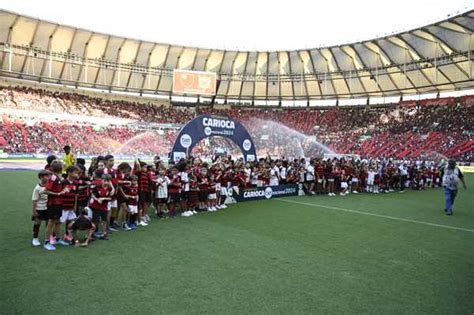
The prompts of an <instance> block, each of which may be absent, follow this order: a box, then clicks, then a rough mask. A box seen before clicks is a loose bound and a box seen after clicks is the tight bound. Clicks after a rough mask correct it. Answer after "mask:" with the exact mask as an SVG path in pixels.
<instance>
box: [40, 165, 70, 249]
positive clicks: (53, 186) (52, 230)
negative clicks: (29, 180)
mask: <svg viewBox="0 0 474 315" xmlns="http://www.w3.org/2000/svg"><path fill="white" fill-rule="evenodd" d="M51 171H52V172H53V175H51V177H50V178H49V180H48V183H47V184H46V190H45V193H46V194H47V195H48V209H47V211H48V226H47V227H46V237H45V243H44V248H45V249H47V250H55V249H56V247H54V245H55V244H56V237H55V236H54V235H59V229H60V222H59V218H60V217H61V215H62V206H61V195H62V194H64V193H65V190H64V187H63V184H62V179H63V178H62V172H63V164H62V162H61V161H58V160H55V161H53V162H52V163H51Z"/></svg>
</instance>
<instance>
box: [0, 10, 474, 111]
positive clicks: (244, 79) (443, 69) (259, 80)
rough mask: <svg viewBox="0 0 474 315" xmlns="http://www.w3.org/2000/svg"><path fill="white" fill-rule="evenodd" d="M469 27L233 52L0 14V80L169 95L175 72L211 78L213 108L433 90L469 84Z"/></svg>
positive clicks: (438, 26)
mask: <svg viewBox="0 0 474 315" xmlns="http://www.w3.org/2000/svg"><path fill="white" fill-rule="evenodd" d="M473 30H474V10H472V11H468V12H465V13H462V14H459V15H456V16H453V17H450V18H447V19H446V20H443V21H439V22H437V23H433V24H430V25H426V26H423V27H419V28H416V29H412V30H410V31H406V32H402V33H397V34H391V35H387V36H384V37H380V38H376V39H372V40H367V41H361V42H355V43H351V44H344V45H340V46H331V47H322V48H314V49H302V50H292V51H235V50H218V49H210V48H198V47H184V46H176V45H169V44H162V43H154V42H147V41H142V40H139V39H131V38H124V37H119V36H115V35H108V34H102V33H98V32H94V31H91V30H85V29H80V28H75V27H71V26H67V25H59V24H57V23H53V22H49V21H44V20H39V19H36V18H32V17H28V16H24V15H20V14H17V13H13V12H9V11H4V10H0V71H1V72H0V76H1V77H4V78H14V79H21V80H26V81H34V82H40V83H52V84H61V85H66V86H71V87H84V88H96V89H100V90H108V91H111V92H129V93H137V94H140V95H144V96H146V95H155V96H164V97H170V98H171V96H173V95H177V94H176V93H173V71H174V70H175V69H182V70H191V71H206V72H213V73H216V78H217V82H216V94H215V96H214V97H201V98H200V100H201V101H203V102H214V101H215V102H217V103H219V102H220V103H223V102H225V103H227V102H233V101H234V102H241V103H249V104H258V102H259V101H274V102H276V104H281V103H282V101H283V102H284V101H307V103H308V104H309V101H310V100H328V99H331V100H335V99H356V98H365V99H367V98H380V97H388V96H403V95H416V94H424V93H439V92H444V91H456V90H465V89H472V88H474V81H473V66H472V59H473V58H474V57H473V49H474V39H473V34H472V32H473ZM305 36H307V35H305ZM314 36H317V34H316V31H315V32H314ZM181 96H186V95H181Z"/></svg>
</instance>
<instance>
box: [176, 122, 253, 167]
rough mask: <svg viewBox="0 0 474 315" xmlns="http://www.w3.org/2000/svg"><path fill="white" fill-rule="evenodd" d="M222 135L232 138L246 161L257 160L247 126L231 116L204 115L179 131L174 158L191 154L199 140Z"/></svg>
mask: <svg viewBox="0 0 474 315" xmlns="http://www.w3.org/2000/svg"><path fill="white" fill-rule="evenodd" d="M214 136H220V137H225V138H228V139H230V140H232V141H233V142H234V143H235V144H236V145H237V146H239V148H240V149H241V151H242V153H243V156H244V159H245V160H246V161H255V159H256V157H257V154H256V150H255V145H254V143H253V141H252V138H251V137H250V134H249V133H248V131H247V130H246V129H245V127H244V126H243V125H242V124H241V123H239V122H237V121H235V120H233V119H232V118H229V117H222V116H213V115H202V116H198V117H196V118H194V119H193V120H191V121H190V122H188V123H187V124H186V125H185V126H184V127H183V128H182V129H181V131H180V132H179V134H178V136H177V138H176V141H175V143H174V145H173V149H172V151H171V152H172V155H171V157H172V159H173V160H174V161H178V160H179V159H181V158H182V157H185V156H183V153H185V154H186V155H189V154H190V152H191V151H192V149H193V147H194V146H195V145H196V144H197V143H199V141H201V140H203V139H206V138H209V137H214Z"/></svg>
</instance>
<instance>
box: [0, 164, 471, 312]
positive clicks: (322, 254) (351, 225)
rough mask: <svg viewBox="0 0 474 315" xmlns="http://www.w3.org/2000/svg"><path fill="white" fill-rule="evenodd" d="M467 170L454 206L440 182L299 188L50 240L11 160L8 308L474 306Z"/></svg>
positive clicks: (2, 178) (3, 178)
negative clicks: (387, 189)
mask: <svg viewBox="0 0 474 315" xmlns="http://www.w3.org/2000/svg"><path fill="white" fill-rule="evenodd" d="M467 180H468V190H466V191H464V190H463V189H461V190H460V192H459V194H458V199H457V200H456V203H455V210H454V211H455V212H454V216H452V217H447V216H445V215H444V212H443V208H444V207H443V202H444V199H443V192H442V190H441V189H429V190H427V191H422V192H413V191H407V192H405V193H404V194H400V193H391V194H379V195H366V194H359V195H350V196H346V197H340V196H338V197H328V196H314V197H292V198H285V199H273V200H264V201H257V202H246V203H240V204H235V205H232V206H230V207H229V208H228V209H226V210H220V211H219V212H216V213H205V214H200V215H197V216H193V217H190V218H176V219H168V220H162V221H158V220H156V219H155V220H154V221H153V222H152V223H151V225H150V226H148V227H145V228H141V229H139V230H137V231H133V232H118V233H114V234H112V235H111V237H110V240H109V241H96V242H93V243H92V244H91V245H90V246H89V247H88V248H73V247H59V246H58V249H57V250H56V251H55V252H47V251H45V250H43V249H42V248H33V247H32V246H31V224H32V223H31V221H30V216H31V201H30V198H31V191H32V189H33V186H34V184H35V173H34V172H29V171H2V172H0V205H1V209H2V210H1V212H0V215H1V222H2V228H1V229H0V240H1V243H0V246H1V248H0V250H1V258H0V263H1V264H0V267H1V270H2V275H1V277H0V290H1V292H2V294H1V296H0V305H1V309H0V313H1V314H11V313H37V314H44V313H48V314H59V313H62V314H64V313H73V314H77V313H86V312H88V313H93V314H95V313H102V314H104V313H119V312H120V313H125V312H127V313H273V312H279V313H323V312H324V313H352V314H353V313H379V314H380V313H396V314H400V313H444V314H472V312H473V311H474V299H473V293H474V209H473V208H474V206H473V205H474V198H473V197H474V195H473V191H474V176H472V175H469V176H467ZM283 200H286V201H283ZM338 209H349V210H351V211H352V212H351V211H349V212H348V211H344V210H338ZM354 211H356V212H354ZM358 212H364V213H373V214H377V215H380V216H371V215H366V214H363V213H358ZM384 216H389V217H395V218H401V219H406V220H408V221H400V220H394V219H389V218H386V217H384ZM416 221H420V222H427V223H434V224H436V225H439V226H432V225H426V224H420V223H417V222H416ZM443 226H453V227H459V228H462V229H465V230H453V229H449V228H445V227H443ZM43 232H44V228H43V226H42V227H41V234H40V235H41V236H42V235H43Z"/></svg>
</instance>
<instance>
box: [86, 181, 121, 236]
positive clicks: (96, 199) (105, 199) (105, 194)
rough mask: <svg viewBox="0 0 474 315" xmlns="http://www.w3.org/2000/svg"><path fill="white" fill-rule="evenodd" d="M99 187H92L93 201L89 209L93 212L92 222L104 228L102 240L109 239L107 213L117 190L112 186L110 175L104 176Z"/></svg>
mask: <svg viewBox="0 0 474 315" xmlns="http://www.w3.org/2000/svg"><path fill="white" fill-rule="evenodd" d="M96 184H97V185H93V186H92V187H91V200H90V203H89V207H90V208H91V210H92V221H93V222H94V224H95V226H96V227H97V228H98V227H99V223H101V226H102V235H100V237H101V238H102V239H105V240H107V239H108V236H107V235H108V228H107V225H108V224H107V223H108V222H107V213H108V203H109V201H110V200H112V196H113V195H114V194H115V188H114V185H113V184H112V177H111V176H110V175H109V174H103V175H102V177H101V180H100V181H96Z"/></svg>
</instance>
